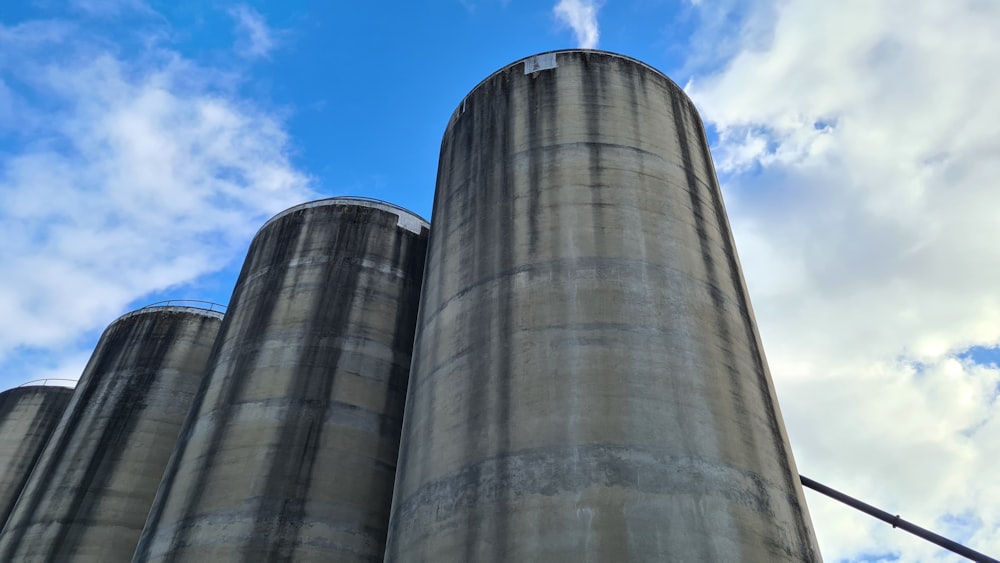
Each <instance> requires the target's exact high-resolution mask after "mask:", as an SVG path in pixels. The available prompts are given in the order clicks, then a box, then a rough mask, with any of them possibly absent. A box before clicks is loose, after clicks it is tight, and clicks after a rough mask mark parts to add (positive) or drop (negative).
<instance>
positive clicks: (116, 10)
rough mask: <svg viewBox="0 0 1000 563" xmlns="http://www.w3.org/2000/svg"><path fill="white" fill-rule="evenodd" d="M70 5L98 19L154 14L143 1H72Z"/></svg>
mask: <svg viewBox="0 0 1000 563" xmlns="http://www.w3.org/2000/svg"><path fill="white" fill-rule="evenodd" d="M69 5H70V6H71V7H73V8H75V9H77V10H79V11H82V12H84V13H86V14H89V15H91V16H96V17H116V16H120V15H122V14H126V13H129V12H139V13H145V14H149V13H152V9H151V8H150V7H149V6H148V5H147V4H146V3H145V2H144V1H143V0H70V2H69Z"/></svg>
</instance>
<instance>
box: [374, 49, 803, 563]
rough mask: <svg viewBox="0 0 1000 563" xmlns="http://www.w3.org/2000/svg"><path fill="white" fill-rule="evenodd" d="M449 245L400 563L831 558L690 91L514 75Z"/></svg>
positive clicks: (586, 57) (466, 154) (451, 201)
mask: <svg viewBox="0 0 1000 563" xmlns="http://www.w3.org/2000/svg"><path fill="white" fill-rule="evenodd" d="M553 62H554V63H555V65H556V66H555V67H554V68H552V63H553ZM526 63H527V64H526ZM526 66H527V70H526ZM531 69H540V70H536V71H534V72H531ZM432 224H433V225H434V232H433V234H432V236H431V241H430V244H429V248H428V259H427V270H426V272H425V281H424V290H423V294H422V297H421V305H420V314H419V318H418V321H417V338H416V341H415V344H414V351H413V355H414V356H413V364H412V368H411V369H412V371H411V378H410V389H409V395H408V398H407V410H406V416H405V420H404V424H403V436H402V446H401V449H400V454H399V469H398V473H397V481H396V490H395V495H394V499H393V508H392V519H391V524H390V529H389V539H388V546H387V550H386V560H387V561H394V562H395V561H434V562H467V561H476V562H490V561H519V562H520V561H580V562H584V561H602V562H603V561H697V562H702V561H767V562H775V561H796V562H802V561H818V560H820V554H819V551H818V549H817V546H816V542H815V538H814V535H813V532H812V529H811V524H810V521H809V517H808V514H807V510H806V506H805V500H804V497H803V494H802V490H801V487H800V485H799V483H798V480H797V471H796V468H795V464H794V461H793V459H792V454H791V451H790V449H789V445H788V440H787V437H786V435H785V431H784V428H783V423H782V420H781V415H780V413H779V410H778V405H777V401H776V398H775V393H774V389H773V387H772V384H771V380H770V375H769V373H768V368H767V365H766V362H765V359H764V353H763V350H762V349H761V342H760V338H759V336H758V332H757V328H756V326H755V323H754V319H753V314H752V311H751V308H750V303H749V300H748V296H747V290H746V287H745V284H744V281H743V278H742V273H741V270H740V266H739V262H738V260H737V256H736V250H735V248H734V242H733V238H732V234H731V232H730V228H729V225H728V222H727V219H726V213H725V210H724V208H723V202H722V196H721V192H720V189H719V184H718V181H717V180H716V175H715V171H714V167H713V164H712V160H711V156H710V154H709V150H708V145H707V141H706V137H705V133H704V130H703V127H702V123H701V121H700V118H699V116H698V114H697V112H696V111H695V108H694V107H693V105H692V103H691V101H690V100H689V99H688V98H687V97H686V96H685V95H684V93H683V92H682V91H681V90H680V89H679V88H678V87H677V86H676V85H675V84H673V83H672V82H671V81H670V80H669V79H667V78H666V77H665V76H663V75H662V74H660V73H658V72H657V71H655V70H653V69H652V68H650V67H648V66H646V65H644V64H642V63H639V62H637V61H635V60H631V59H628V58H625V57H621V56H617V55H613V54H610V53H603V52H595V51H578V50H577V51H565V52H558V53H556V55H555V56H554V57H552V56H551V55H550V56H549V57H541V58H538V59H531V60H528V61H521V62H517V63H514V64H512V65H510V66H508V67H506V68H504V69H502V70H500V71H498V72H497V73H495V74H494V75H492V76H490V77H489V78H488V79H486V80H485V81H484V82H482V83H481V84H480V85H479V86H477V87H476V88H475V90H473V91H472V93H470V94H469V96H468V97H467V98H466V99H465V100H463V101H462V102H461V104H460V105H459V107H458V109H457V110H456V111H455V113H454V115H453V117H452V118H451V121H450V122H449V124H448V127H447V130H446V132H445V135H444V140H443V143H442V147H441V160H440V165H439V172H438V184H437V191H436V194H435V200H434V213H433V218H432Z"/></svg>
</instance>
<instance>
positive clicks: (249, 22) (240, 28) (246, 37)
mask: <svg viewBox="0 0 1000 563" xmlns="http://www.w3.org/2000/svg"><path fill="white" fill-rule="evenodd" d="M229 15H230V16H231V17H232V18H233V20H235V22H236V33H237V38H236V50H237V52H239V53H240V54H241V55H243V56H244V57H246V58H248V59H261V58H267V57H268V56H269V55H270V54H271V52H272V51H273V50H274V49H275V47H277V41H276V38H275V32H274V30H272V29H271V28H270V27H268V25H267V21H266V20H265V19H264V16H262V15H261V14H260V12H258V11H257V10H254V9H253V8H251V7H249V6H246V5H244V4H240V5H237V6H234V7H233V8H230V10H229Z"/></svg>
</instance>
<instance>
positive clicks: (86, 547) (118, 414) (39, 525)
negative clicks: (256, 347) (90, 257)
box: [0, 307, 222, 562]
mask: <svg viewBox="0 0 1000 563" xmlns="http://www.w3.org/2000/svg"><path fill="white" fill-rule="evenodd" d="M221 317H222V314H221V313H217V312H212V311H205V310H201V309H194V308H189V307H150V308H146V309H140V310H138V311H134V312H132V313H129V314H126V315H124V316H122V317H121V318H119V319H118V320H116V321H115V322H114V323H112V324H111V326H109V327H108V328H107V330H105V331H104V334H103V335H102V336H101V339H100V341H99V342H98V345H97V349H96V350H95V351H94V354H93V355H92V356H91V359H90V362H89V363H88V364H87V368H86V369H85V370H84V373H83V376H82V377H81V378H80V382H79V384H78V386H77V389H76V392H75V393H74V395H73V397H72V399H71V401H70V403H69V405H68V406H67V408H66V412H65V414H64V416H63V417H62V419H61V420H60V423H59V426H58V428H57V429H56V431H55V433H54V434H53V435H52V438H51V439H50V440H49V442H48V444H47V445H46V447H45V450H44V452H43V453H42V456H41V457H40V458H39V461H38V463H37V465H36V467H35V469H34V471H33V472H32V474H31V477H30V479H29V480H28V483H27V484H26V485H25V487H24V492H23V493H22V494H21V497H20V498H19V499H18V501H17V504H16V505H15V506H14V510H13V512H12V513H11V515H10V518H9V520H8V521H7V525H6V526H5V527H4V530H3V533H2V534H0V560H3V561H48V562H61V561H70V560H71V561H78V562H106V561H126V560H128V559H129V558H130V557H131V556H132V553H133V551H134V550H135V545H136V542H137V541H138V539H139V534H140V532H141V531H142V527H143V524H144V522H145V520H146V514H147V512H148V511H149V507H150V505H151V504H152V502H153V496H154V495H155V493H156V487H157V484H158V483H159V481H160V477H161V476H162V475H163V470H164V468H165V467H166V464H167V461H168V459H169V457H170V453H171V452H172V451H173V449H174V445H175V443H176V440H177V435H178V433H179V432H180V428H181V423H182V422H183V421H184V418H185V416H186V415H187V411H188V408H189V407H190V405H191V402H192V400H193V399H194V395H195V392H196V391H197V389H198V385H199V383H200V381H201V377H202V375H203V373H204V369H205V365H206V361H207V359H208V355H209V351H210V350H211V348H212V344H213V343H214V341H215V336H216V334H217V332H218V329H219V326H220V324H221V323H220V318H221Z"/></svg>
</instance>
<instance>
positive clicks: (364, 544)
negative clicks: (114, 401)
mask: <svg viewBox="0 0 1000 563" xmlns="http://www.w3.org/2000/svg"><path fill="white" fill-rule="evenodd" d="M427 237H428V225H427V223H426V222H425V221H423V220H421V219H419V218H417V217H415V216H414V215H412V214H410V213H409V212H407V211H404V210H401V209H398V208H395V207H392V206H389V205H385V204H379V203H372V202H367V201H356V200H351V199H348V198H334V199H331V200H323V201H319V202H314V203H310V204H305V205H302V206H298V207H294V208H292V209H290V210H288V211H285V212H284V213H281V214H279V215H278V216H277V217H275V218H274V219H272V220H271V221H270V222H268V223H267V224H266V225H265V226H264V227H263V228H262V229H261V231H260V232H259V233H258V234H257V236H256V237H255V239H254V241H253V243H252V244H251V247H250V251H249V254H248V257H247V260H246V262H245V264H244V266H243V271H242V272H241V274H240V277H239V280H238V282H237V285H236V289H235V291H234V293H233V298H232V301H231V303H230V306H229V310H228V313H227V316H226V320H225V323H224V325H223V328H222V332H221V334H220V336H219V341H218V343H217V346H216V349H215V351H214V352H213V358H212V360H211V362H210V363H211V367H210V370H209V375H208V377H209V382H208V384H207V386H206V388H205V389H203V392H202V393H201V394H200V395H199V399H198V401H197V403H196V406H195V409H194V410H193V412H192V416H193V418H192V419H191V420H190V421H189V423H188V424H186V425H185V430H184V432H183V435H182V437H181V440H180V444H179V446H178V451H177V453H176V454H175V459H174V460H172V462H171V467H170V469H169V470H168V472H167V474H166V475H165V477H164V481H163V484H162V485H161V487H160V491H159V492H158V493H157V501H156V503H155V505H154V507H153V510H152V511H151V512H150V516H149V522H148V523H147V528H146V530H145V531H144V533H143V538H142V541H141V542H140V545H139V548H138V549H137V551H136V556H135V559H134V560H135V561H378V560H380V559H381V554H382V551H383V550H384V547H385V534H386V528H387V526H388V518H389V506H390V502H391V497H392V485H393V479H394V476H395V469H396V455H397V452H398V449H399V432H400V426H401V424H402V411H403V404H404V401H405V396H406V385H407V379H408V373H409V367H410V352H411V349H412V345H413V330H414V324H415V323H416V312H417V304H418V299H419V292H420V282H421V279H422V276H423V264H424V257H425V254H426V247H427Z"/></svg>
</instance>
